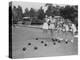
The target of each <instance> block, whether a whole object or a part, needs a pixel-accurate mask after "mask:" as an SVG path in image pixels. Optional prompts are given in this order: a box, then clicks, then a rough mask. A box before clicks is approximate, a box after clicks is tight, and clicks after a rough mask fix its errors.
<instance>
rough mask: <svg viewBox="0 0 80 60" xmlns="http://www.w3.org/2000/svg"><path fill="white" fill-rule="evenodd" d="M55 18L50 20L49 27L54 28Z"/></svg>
mask: <svg viewBox="0 0 80 60" xmlns="http://www.w3.org/2000/svg"><path fill="white" fill-rule="evenodd" d="M54 23H55V19H53V20H51V23H50V25H49V29H55V24H54Z"/></svg>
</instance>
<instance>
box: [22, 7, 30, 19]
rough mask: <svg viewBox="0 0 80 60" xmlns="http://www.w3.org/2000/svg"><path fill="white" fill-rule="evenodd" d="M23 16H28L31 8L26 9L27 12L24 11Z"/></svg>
mask: <svg viewBox="0 0 80 60" xmlns="http://www.w3.org/2000/svg"><path fill="white" fill-rule="evenodd" d="M23 16H24V17H28V16H29V10H28V8H26V9H25V12H24V15H23Z"/></svg>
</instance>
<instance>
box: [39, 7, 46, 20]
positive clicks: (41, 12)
mask: <svg viewBox="0 0 80 60" xmlns="http://www.w3.org/2000/svg"><path fill="white" fill-rule="evenodd" d="M44 17H45V14H44V10H43V9H42V7H41V8H40V9H39V10H38V19H41V20H43V18H44Z"/></svg>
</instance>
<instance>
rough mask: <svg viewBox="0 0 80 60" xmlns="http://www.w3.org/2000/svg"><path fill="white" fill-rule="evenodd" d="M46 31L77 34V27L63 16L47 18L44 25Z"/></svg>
mask: <svg viewBox="0 0 80 60" xmlns="http://www.w3.org/2000/svg"><path fill="white" fill-rule="evenodd" d="M42 28H43V29H44V30H48V29H49V30H51V33H52V31H53V30H56V31H62V32H72V33H73V34H75V33H76V32H77V28H76V25H75V24H73V23H72V22H71V21H70V20H69V19H64V18H63V17H61V16H47V15H46V16H45V22H44V23H43V27H42Z"/></svg>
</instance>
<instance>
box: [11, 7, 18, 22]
mask: <svg viewBox="0 0 80 60" xmlns="http://www.w3.org/2000/svg"><path fill="white" fill-rule="evenodd" d="M12 20H13V24H16V23H17V21H18V14H17V8H16V7H15V6H13V9H12Z"/></svg>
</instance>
